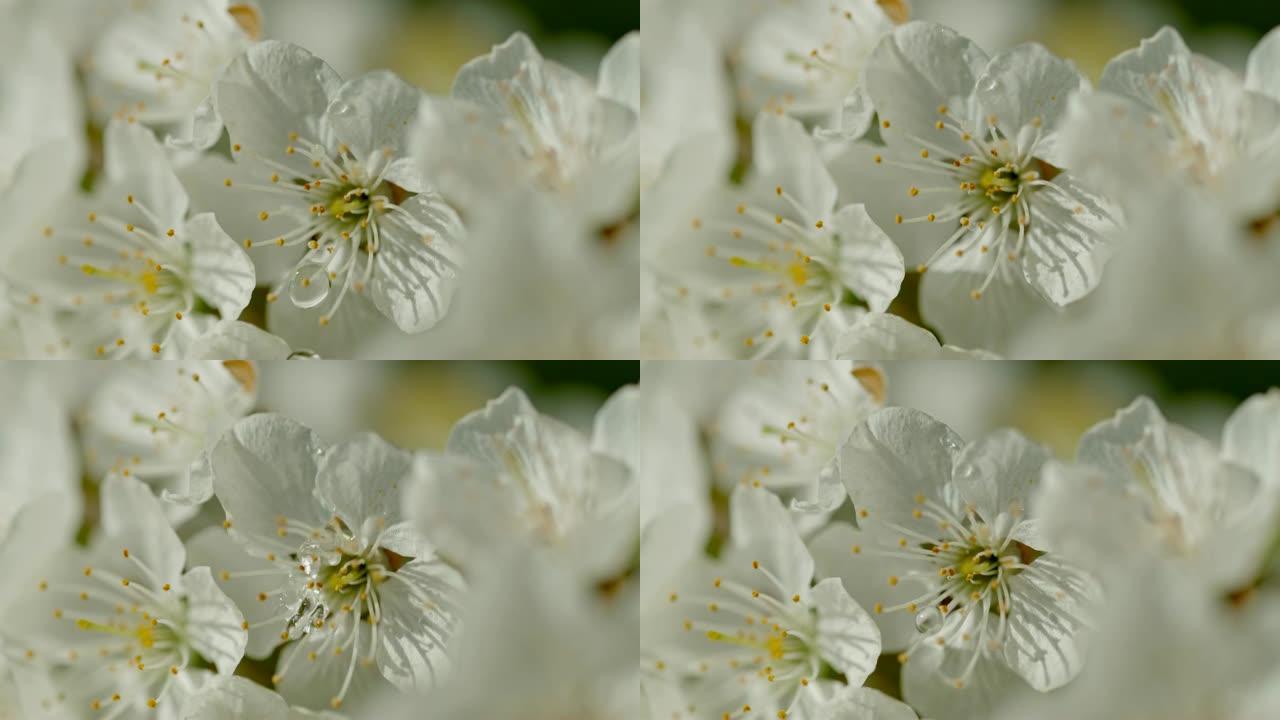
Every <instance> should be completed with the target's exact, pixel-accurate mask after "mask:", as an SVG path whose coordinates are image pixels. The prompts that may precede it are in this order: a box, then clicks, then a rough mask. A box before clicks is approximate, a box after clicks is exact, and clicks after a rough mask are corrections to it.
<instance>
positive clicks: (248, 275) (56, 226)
mask: <svg viewBox="0 0 1280 720" xmlns="http://www.w3.org/2000/svg"><path fill="white" fill-rule="evenodd" d="M106 154H107V155H106V183H105V184H104V185H102V186H101V188H100V189H99V190H98V191H96V192H95V193H94V194H93V195H92V196H91V197H89V198H85V199H83V200H80V199H72V200H70V201H69V202H67V201H63V202H59V203H57V205H56V207H54V208H47V209H43V210H42V209H37V210H36V212H37V213H41V212H43V213H44V214H37V215H34V216H32V217H31V218H30V220H29V223H28V224H29V225H30V226H32V227H31V229H30V230H24V231H23V236H22V241H23V243H24V245H23V249H22V251H21V253H20V257H19V258H18V259H17V260H16V261H15V264H16V266H17V267H16V268H14V270H15V271H16V272H22V273H24V277H25V278H27V281H28V282H31V283H32V284H33V285H34V286H35V288H36V290H37V292H33V294H32V302H39V303H41V304H47V305H48V306H50V308H51V309H54V310H56V311H57V312H58V322H59V323H60V332H61V334H62V337H61V342H62V344H63V345H64V346H65V347H66V349H67V350H68V351H69V352H70V353H72V354H74V355H79V356H84V357H93V356H97V357H111V358H115V359H119V358H125V357H157V356H164V355H173V354H175V353H176V350H175V348H173V347H171V345H173V344H175V343H177V344H181V341H180V340H179V339H180V338H183V337H190V336H194V335H198V334H199V333H200V332H201V331H202V328H203V327H205V326H206V324H207V323H208V322H211V321H212V320H213V319H214V318H215V313H216V314H218V315H221V316H222V317H224V318H232V319H233V318H236V317H239V315H240V313H241V311H243V310H244V308H245V307H246V306H247V305H248V304H249V295H250V293H251V292H252V291H253V286H254V270H253V265H252V263H250V262H249V258H248V257H247V256H245V254H244V251H243V250H241V249H240V248H239V247H238V246H237V245H236V244H235V242H234V241H232V240H231V238H229V237H228V236H227V234H226V233H225V232H223V230H222V228H221V227H219V225H218V222H217V220H216V219H215V218H214V216H213V215H212V214H207V213H206V214H202V215H196V216H194V217H188V212H187V211H188V198H187V194H186V191H185V190H184V189H183V187H182V185H181V184H180V183H179V182H178V179H177V177H175V176H174V174H173V170H172V169H171V168H170V165H169V161H168V159H167V158H166V156H165V153H164V150H163V148H161V146H160V144H159V143H158V142H157V141H156V139H155V136H154V135H152V133H151V131H150V130H147V129H146V128H144V127H141V126H139V125H137V124H132V123H126V122H113V123H112V124H111V125H110V126H108V128H107V131H106ZM68 209H70V210H72V212H67V210H68ZM42 224H43V227H41V225H42Z"/></svg>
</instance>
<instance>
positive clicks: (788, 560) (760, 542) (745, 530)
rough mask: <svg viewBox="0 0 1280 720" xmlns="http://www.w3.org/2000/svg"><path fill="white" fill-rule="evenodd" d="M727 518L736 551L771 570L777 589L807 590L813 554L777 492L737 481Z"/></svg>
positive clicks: (795, 591)
mask: <svg viewBox="0 0 1280 720" xmlns="http://www.w3.org/2000/svg"><path fill="white" fill-rule="evenodd" d="M729 518H730V526H731V527H732V528H733V531H732V535H733V538H732V542H733V547H734V549H735V551H737V552H739V553H740V554H741V555H742V556H743V557H749V558H750V561H751V562H757V561H758V562H759V563H760V568H761V569H762V570H765V571H768V572H769V573H772V574H773V576H774V577H776V578H777V579H778V581H779V584H780V585H781V588H780V589H779V592H780V593H798V592H801V591H804V590H807V589H808V587H809V583H810V582H811V581H812V579H813V557H812V556H810V555H809V550H808V549H806V548H805V546H804V542H803V541H802V540H801V539H800V534H799V533H798V532H797V531H796V528H795V526H794V525H792V524H791V516H790V515H788V514H787V511H786V509H785V508H784V507H782V501H781V500H779V499H778V496H777V495H774V494H773V493H771V492H769V491H768V490H764V489H762V488H753V487H749V486H746V485H739V486H738V487H737V488H735V489H734V491H733V496H732V497H731V498H730V500H729Z"/></svg>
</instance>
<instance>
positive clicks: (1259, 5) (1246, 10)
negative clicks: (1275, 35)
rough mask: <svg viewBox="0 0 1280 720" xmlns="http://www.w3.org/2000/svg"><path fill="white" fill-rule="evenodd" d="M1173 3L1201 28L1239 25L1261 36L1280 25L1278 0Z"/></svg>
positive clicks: (1216, 0) (1185, 1) (1279, 3)
mask: <svg viewBox="0 0 1280 720" xmlns="http://www.w3.org/2000/svg"><path fill="white" fill-rule="evenodd" d="M1173 4H1174V5H1176V6H1179V7H1181V8H1182V11H1183V12H1184V13H1186V15H1187V18H1188V19H1189V20H1191V21H1193V22H1195V23H1197V24H1199V25H1218V24H1230V25H1239V26H1242V27H1247V28H1250V29H1251V30H1253V31H1255V32H1257V33H1258V34H1260V35H1261V34H1264V33H1266V32H1267V31H1269V30H1270V29H1271V28H1273V27H1275V26H1276V25H1280V2H1277V0H1178V1H1177V2H1175V3H1173Z"/></svg>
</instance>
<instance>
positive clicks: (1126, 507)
mask: <svg viewBox="0 0 1280 720" xmlns="http://www.w3.org/2000/svg"><path fill="white" fill-rule="evenodd" d="M1275 405H1276V403H1275V397H1274V396H1269V397H1266V398H1264V397H1262V396H1259V397H1258V398H1255V399H1254V400H1253V401H1251V402H1249V403H1247V404H1246V405H1245V406H1243V407H1242V409H1241V410H1239V411H1237V413H1236V414H1235V415H1233V416H1232V418H1231V419H1230V420H1228V422H1227V428H1228V430H1227V432H1226V435H1225V440H1224V444H1225V445H1226V447H1227V448H1228V451H1227V452H1228V453H1229V455H1228V456H1224V452H1223V450H1220V449H1219V448H1218V447H1217V446H1216V445H1215V444H1214V443H1211V442H1209V441H1208V440H1205V439H1204V438H1201V437H1200V436H1198V435H1196V434H1195V433H1193V432H1191V431H1190V430H1187V429H1185V428H1182V427H1179V426H1177V425H1174V424H1172V423H1169V422H1167V421H1166V420H1165V419H1164V416H1163V415H1162V414H1161V413H1160V410H1159V409H1158V408H1157V407H1156V406H1155V403H1153V402H1152V401H1151V400H1149V399H1147V398H1140V399H1139V400H1137V401H1135V402H1134V403H1133V404H1132V405H1130V406H1129V407H1128V408H1125V409H1124V410H1122V411H1120V412H1119V413H1117V414H1116V416H1115V417H1114V418H1112V419H1110V420H1107V421H1104V422H1102V423H1099V424H1098V425H1096V426H1095V427H1094V428H1093V429H1091V430H1090V431H1089V432H1088V433H1086V434H1085V435H1084V437H1083V438H1081V440H1080V447H1079V450H1078V451H1077V453H1076V463H1075V464H1074V465H1062V464H1054V465H1051V466H1050V467H1049V468H1048V469H1047V470H1046V472H1045V476H1044V482H1043V484H1042V486H1041V488H1040V490H1039V494H1038V496H1037V498H1036V502H1035V506H1036V509H1037V517H1038V518H1039V519H1040V522H1041V529H1042V532H1043V533H1044V534H1045V536H1046V537H1048V538H1050V540H1051V542H1052V543H1053V544H1054V545H1055V547H1058V548H1060V549H1061V551H1062V552H1063V553H1064V554H1068V553H1069V554H1070V555H1071V556H1072V557H1073V559H1075V560H1076V561H1077V562H1079V563H1081V564H1084V565H1086V566H1088V567H1089V568H1090V569H1091V570H1093V571H1095V572H1096V573H1098V574H1100V575H1104V576H1106V577H1109V578H1111V579H1112V585H1113V586H1115V585H1116V584H1127V582H1128V581H1127V580H1124V579H1123V578H1124V577H1126V576H1127V574H1128V573H1129V572H1130V571H1131V569H1132V567H1133V566H1134V564H1135V562H1141V560H1140V559H1139V558H1149V557H1158V558H1164V559H1171V560H1177V561H1178V562H1180V563H1182V565H1183V569H1182V571H1181V572H1183V573H1184V574H1188V575H1191V576H1194V577H1197V578H1199V579H1200V581H1201V582H1203V583H1204V584H1205V585H1206V586H1210V587H1215V588H1218V589H1221V590H1222V591H1223V592H1228V591H1232V590H1236V589H1239V588H1241V587H1244V586H1247V585H1248V584H1249V583H1250V582H1251V581H1252V579H1253V578H1254V577H1255V576H1256V574H1257V572H1258V566H1259V563H1260V562H1261V556H1262V554H1263V553H1264V552H1265V551H1266V549H1267V547H1268V546H1269V544H1270V542H1271V541H1272V539H1273V537H1274V534H1275V530H1274V527H1275V520H1276V516H1275V510H1276V507H1277V505H1276V501H1277V490H1278V489H1280V488H1278V487H1277V486H1276V484H1275V470H1274V468H1272V467H1271V460H1272V455H1273V454H1274V452H1275V448H1274V447H1273V443H1272V442H1271V441H1270V440H1269V438H1271V437H1272V436H1273V435H1274V434H1275V433H1277V432H1280V412H1277V410H1276V407H1275ZM1238 462H1239V463H1246V464H1243V465H1242V464H1237V463H1238ZM1254 468H1257V470H1259V471H1261V472H1265V473H1267V482H1266V483H1264V482H1263V481H1262V480H1261V479H1260V478H1259V477H1258V475H1256V474H1255V473H1254V472H1253V469H1254Z"/></svg>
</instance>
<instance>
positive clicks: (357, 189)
mask: <svg viewBox="0 0 1280 720" xmlns="http://www.w3.org/2000/svg"><path fill="white" fill-rule="evenodd" d="M420 96H421V92H420V91H419V90H417V89H415V88H413V87H411V86H410V85H408V84H407V83H405V82H404V81H403V80H401V79H399V78H398V77H396V76H395V75H393V74H391V73H389V72H375V73H371V74H369V75H365V76H363V77H360V78H357V79H355V80H352V81H349V82H347V83H345V84H344V83H343V82H342V80H341V79H340V78H339V77H338V76H337V74H336V73H335V72H334V71H333V70H332V69H331V68H330V67H329V66H328V65H325V64H324V62H323V61H321V60H320V59H319V58H316V57H315V56H313V55H311V54H310V53H308V52H307V51H306V50H303V49H302V48H299V47H296V46H293V45H288V44H285V43H279V42H264V43H260V44H258V45H255V46H253V47H252V48H250V49H249V50H248V51H247V52H246V53H244V54H243V55H241V56H240V57H238V58H236V59H235V60H234V61H232V62H231V64H230V65H229V66H228V67H227V69H226V71H225V72H224V73H223V75H222V76H221V77H220V78H219V80H218V82H217V84H216V86H215V89H214V97H215V99H216V102H217V107H218V111H219V112H220V113H221V115H222V118H223V121H224V122H225V123H226V125H227V131H228V132H229V133H230V136H231V143H232V144H231V152H232V156H233V157H234V158H235V160H236V164H237V168H236V171H235V172H234V173H232V174H231V176H230V177H227V178H225V179H224V180H223V184H224V186H225V190H226V192H228V193H235V194H237V195H238V194H240V193H242V192H243V193H244V195H243V197H244V201H243V202H244V203H245V207H246V208H247V209H248V210H249V211H250V212H252V214H253V215H255V216H257V217H258V218H259V219H260V221H261V222H262V223H266V222H267V221H268V220H269V219H270V218H271V217H273V216H275V217H279V218H283V219H284V222H285V223H286V224H287V228H288V229H287V230H284V231H281V233H280V234H278V235H276V236H274V237H260V238H250V239H248V240H246V242H245V245H247V246H250V247H252V246H254V245H255V244H258V245H260V244H263V243H274V244H275V245H277V246H279V247H284V248H295V247H301V246H305V248H306V252H305V253H304V254H303V255H302V258H301V259H300V260H298V261H297V263H296V265H295V267H294V269H293V270H292V273H291V274H289V275H288V276H287V277H285V278H283V279H282V280H281V281H280V282H279V283H277V284H276V285H275V289H274V290H273V292H272V294H271V295H270V296H269V297H268V299H269V300H275V299H277V297H278V296H280V295H285V296H287V299H288V301H289V302H291V303H292V304H293V305H295V306H297V307H298V308H302V309H312V308H320V307H323V308H324V309H323V311H322V314H320V315H319V323H320V324H321V325H327V324H328V323H329V322H330V320H332V319H334V318H335V315H336V313H337V312H338V310H339V308H341V307H343V304H344V300H346V299H347V297H348V295H349V294H351V293H354V294H355V295H356V296H360V295H364V294H365V293H367V294H368V298H369V299H370V300H371V301H372V304H373V305H374V306H376V307H377V309H378V311H379V312H381V313H382V314H383V315H385V316H386V317H388V318H390V319H391V320H393V321H394V322H395V323H396V325H397V326H398V327H399V328H400V329H401V330H403V331H404V332H409V333H417V332H422V331H424V330H427V329H429V328H430V327H432V326H433V325H435V324H436V323H437V322H439V320H440V319H441V318H442V317H444V315H445V314H446V313H447V312H448V310H449V302H450V298H451V296H452V293H453V285H454V277H455V273H456V272H457V269H458V266H459V263H460V262H461V255H460V248H459V246H458V243H459V242H460V241H461V234H462V227H461V223H460V221H459V219H458V217H457V214H456V213H454V211H453V210H452V209H451V208H450V207H449V206H447V205H445V204H444V202H443V201H442V200H441V199H440V197H439V196H438V195H437V194H436V193H435V192H433V191H432V190H431V188H430V186H429V185H428V183H427V181H426V178H424V177H423V175H422V174H421V172H420V171H419V170H418V168H417V167H416V166H415V165H414V163H413V162H412V161H411V160H409V158H408V157H407V155H406V146H407V142H408V139H407V135H406V133H407V132H408V127H409V124H410V122H411V121H412V119H413V117H414V114H415V113H416V112H417V108H418V101H419V97H420ZM246 191H247V192H246ZM354 302H355V303H357V304H358V303H362V302H363V300H361V299H359V298H358V297H357V298H356V299H355V300H354ZM273 317H274V316H273ZM301 317H310V318H311V321H312V323H313V324H314V322H316V318H315V317H314V316H312V315H300V316H299V318H301ZM272 324H273V325H274V323H272ZM280 330H281V331H286V330H287V328H280ZM284 335H285V339H289V338H288V334H287V332H285V333H284Z"/></svg>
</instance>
